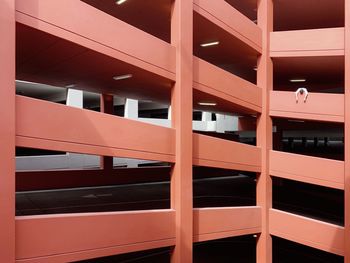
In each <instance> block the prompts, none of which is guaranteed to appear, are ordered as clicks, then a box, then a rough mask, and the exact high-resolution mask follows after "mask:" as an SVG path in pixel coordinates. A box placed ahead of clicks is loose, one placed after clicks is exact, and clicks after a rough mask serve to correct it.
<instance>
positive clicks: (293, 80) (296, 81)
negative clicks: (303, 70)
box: [289, 79, 306, 83]
mask: <svg viewBox="0 0 350 263" xmlns="http://www.w3.org/2000/svg"><path fill="white" fill-rule="evenodd" d="M289 81H290V82H292V83H300V82H305V81H306V79H290V80H289Z"/></svg>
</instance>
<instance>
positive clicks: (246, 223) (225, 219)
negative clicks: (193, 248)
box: [193, 206, 261, 242]
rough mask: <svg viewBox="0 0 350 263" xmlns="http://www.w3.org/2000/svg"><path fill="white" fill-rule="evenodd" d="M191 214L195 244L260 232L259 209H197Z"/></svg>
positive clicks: (248, 207)
mask: <svg viewBox="0 0 350 263" xmlns="http://www.w3.org/2000/svg"><path fill="white" fill-rule="evenodd" d="M193 212H194V214H193V222H194V226H193V228H194V229H193V231H194V241H195V242H202V241H207V240H213V239H220V238H226V237H233V236H240V235H249V234H255V233H260V231H261V208H260V207H250V206H247V207H222V208H197V209H194V210H193Z"/></svg>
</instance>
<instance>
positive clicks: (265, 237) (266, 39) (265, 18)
mask: <svg viewBox="0 0 350 263" xmlns="http://www.w3.org/2000/svg"><path fill="white" fill-rule="evenodd" d="M257 4H258V9H257V11H258V26H259V27H260V28H261V30H262V54H261V57H259V59H258V72H257V85H258V87H260V88H261V89H262V104H261V106H262V111H261V115H260V116H258V118H257V132H256V135H257V146H259V147H260V148H261V173H260V174H257V187H256V202H257V205H258V206H260V207H261V234H260V235H259V237H258V240H257V247H256V262H257V263H272V238H271V236H270V231H269V209H270V208H271V207H272V179H271V176H270V167H269V163H270V162H269V151H270V150H271V149H272V119H271V117H270V116H269V108H270V94H269V93H270V90H272V89H273V64H272V60H271V58H270V55H269V52H270V51H269V49H270V32H271V31H273V0H258V1H257Z"/></svg>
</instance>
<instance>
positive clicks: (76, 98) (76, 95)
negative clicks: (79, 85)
mask: <svg viewBox="0 0 350 263" xmlns="http://www.w3.org/2000/svg"><path fill="white" fill-rule="evenodd" d="M66 105H67V106H71V107H76V108H79V109H82V108H83V91H82V90H77V89H68V91H67V102H66Z"/></svg>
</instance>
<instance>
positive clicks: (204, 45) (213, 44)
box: [201, 41, 220, 47]
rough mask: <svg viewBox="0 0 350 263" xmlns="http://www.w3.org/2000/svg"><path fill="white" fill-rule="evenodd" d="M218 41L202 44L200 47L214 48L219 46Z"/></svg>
mask: <svg viewBox="0 0 350 263" xmlns="http://www.w3.org/2000/svg"><path fill="white" fill-rule="evenodd" d="M219 43H220V42H219V41H214V42H208V43H203V44H201V47H210V46H216V45H219Z"/></svg>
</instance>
